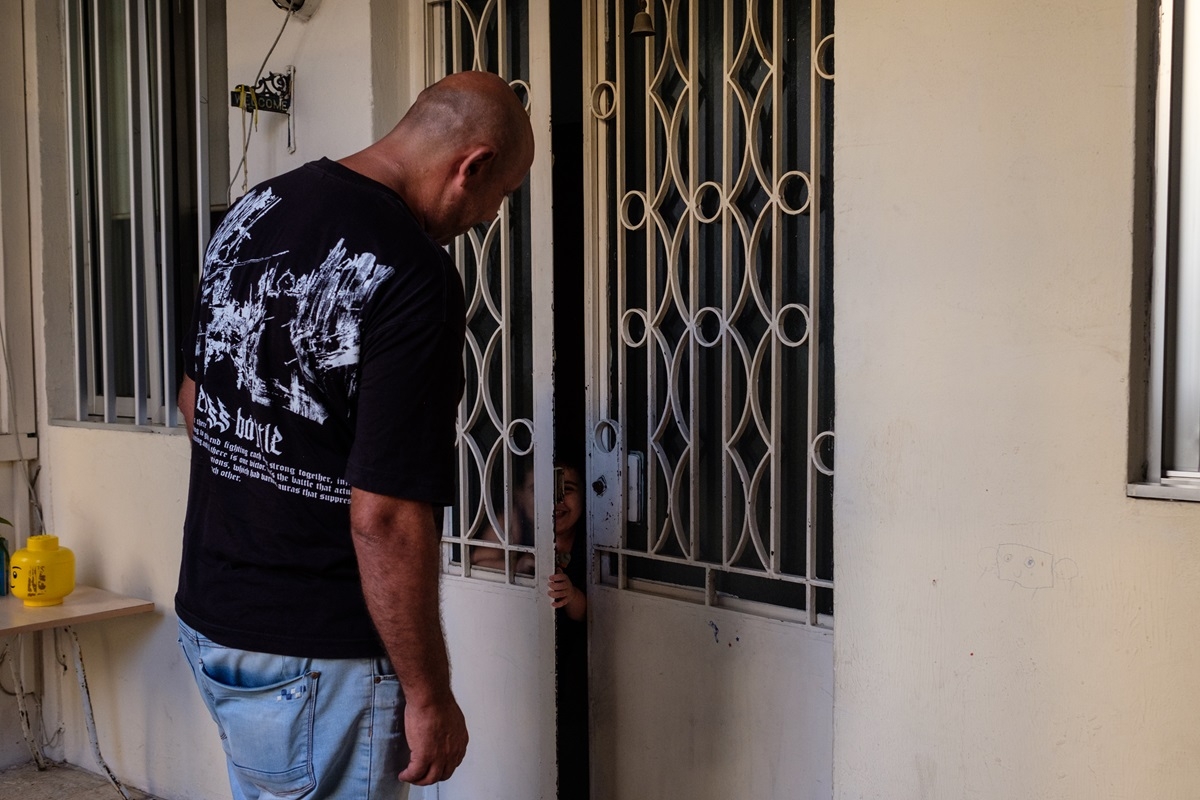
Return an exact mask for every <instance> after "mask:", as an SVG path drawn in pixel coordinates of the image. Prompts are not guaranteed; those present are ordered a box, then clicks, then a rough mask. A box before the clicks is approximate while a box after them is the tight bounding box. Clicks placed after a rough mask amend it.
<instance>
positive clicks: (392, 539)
mask: <svg viewBox="0 0 1200 800" xmlns="http://www.w3.org/2000/svg"><path fill="white" fill-rule="evenodd" d="M350 532H351V535H352V536H353V539H354V549H355V552H356V554H357V555H358V571H359V574H360V575H361V576H362V587H363V596H364V597H365V598H366V600H367V609H368V610H369V611H370V612H371V619H372V620H373V621H374V622H375V629H376V630H377V631H379V637H380V638H381V639H382V640H383V644H384V647H385V648H386V649H387V652H388V656H389V657H390V659H391V662H392V666H393V667H395V669H396V677H397V678H398V679H399V680H400V688H401V689H403V690H404V701H405V707H404V733H405V736H406V737H407V738H408V748H409V751H410V753H411V755H410V757H409V762H408V766H407V767H405V768H404V771H403V772H401V773H400V774H399V776H398V777H399V778H400V780H402V781H408V782H410V783H415V784H417V785H420V786H426V785H428V784H431V783H436V782H437V781H442V780H445V779H446V778H449V777H450V775H451V774H452V773H453V772H454V770H455V768H456V767H457V766H458V765H459V763H460V762H462V760H463V755H464V754H465V753H466V749H467V725H466V722H465V721H464V720H463V714H462V711H461V710H460V709H459V707H458V702H457V701H455V699H454V693H453V692H452V691H451V689H450V659H449V658H448V657H447V655H446V640H445V638H444V637H443V635H442V623H441V615H440V613H439V598H438V580H439V578H440V576H441V566H440V561H439V558H440V553H441V539H440V537H439V536H438V531H437V527H436V526H435V525H434V520H433V509H432V508H431V507H430V506H429V504H428V503H422V502H417V501H412V500H404V499H400V498H396V497H388V496H386V495H380V494H373V493H371V492H367V491H364V490H362V489H359V488H358V487H353V488H352V489H351V490H350Z"/></svg>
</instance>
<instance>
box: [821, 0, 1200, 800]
mask: <svg viewBox="0 0 1200 800" xmlns="http://www.w3.org/2000/svg"><path fill="white" fill-rule="evenodd" d="M1136 23H1137V9H1136V4H1135V2H1134V0H1103V2H1101V1H1099V0H1095V1H1089V2H1082V1H1079V2H1073V1H1069V0H1055V2H1044V0H1037V1H1035V0H1015V1H1014V0H1003V2H1001V0H976V2H972V3H944V2H929V1H928V0H924V1H922V0H918V1H917V2H909V3H882V2H874V3H871V2H867V3H851V2H845V3H839V5H838V9H837V96H836V102H835V109H836V133H835V169H836V175H837V191H836V194H835V204H836V205H835V212H834V213H835V219H836V220H837V226H836V234H835V237H836V238H835V241H836V246H835V253H836V255H835V258H836V267H835V274H836V276H837V278H836V293H837V333H836V337H837V338H836V351H837V370H838V376H837V470H838V475H837V488H836V490H835V519H836V525H837V534H836V536H837V538H836V547H837V575H836V580H837V609H836V618H837V630H836V634H835V653H836V656H835V676H836V690H835V739H834V753H835V761H834V786H835V789H836V796H837V797H838V798H843V799H844V800H851V798H854V799H855V800H857V799H858V798H881V799H886V800H918V799H920V800H964V799H967V798H996V800H1000V799H1001V798H1004V799H1005V800H1007V799H1009V798H1038V799H1039V800H1056V799H1059V798H1061V799H1062V800H1067V799H1068V798H1069V799H1070V800H1093V799H1094V798H1114V799H1116V798H1122V799H1123V800H1124V799H1126V798H1127V799H1128V800H1144V798H1155V799H1156V800H1168V799H1169V798H1179V799H1180V800H1182V799H1183V798H1195V797H1197V796H1200V759H1197V757H1196V756H1197V753H1200V725H1197V719H1198V718H1200V689H1198V688H1197V681H1196V678H1195V671H1196V668H1195V665H1196V664H1197V663H1200V506H1196V505H1192V504H1172V503H1168V502H1162V501H1149V500H1132V499H1128V498H1127V497H1126V496H1125V488H1124V485H1125V480H1126V456H1127V448H1128V446H1129V438H1130V432H1129V430H1128V416H1129V394H1130V386H1129V385H1128V381H1127V376H1128V375H1129V374H1130V369H1131V365H1130V359H1131V348H1130V339H1131V333H1130V331H1131V327H1132V325H1131V286H1132V285H1133V266H1132V252H1133V245H1132V234H1131V232H1132V231H1133V229H1134V226H1135V224H1136V223H1135V215H1134V208H1133V201H1132V196H1133V187H1134V159H1135V150H1134V136H1135V124H1134V123H1135V113H1134V104H1135V91H1136V90H1137V89H1138V86H1137V77H1136V68H1135V59H1136V52H1137V41H1136V35H1135V31H1136ZM1142 88H1146V87H1142ZM1136 313H1138V314H1139V315H1140V314H1141V310H1140V309H1138V310H1137V311H1136ZM1004 544H1016V545H1020V546H1023V547H1027V548H1033V549H1036V550H1039V551H1044V552H1045V553H1049V554H1053V555H1052V558H1051V562H1052V570H1053V572H1054V575H1055V580H1054V586H1053V588H1043V589H1037V590H1033V589H1028V588H1024V587H1023V586H1021V585H1018V584H1017V583H1016V582H1013V581H1009V580H1005V579H1004V578H1005V576H1004V575H1002V574H1001V573H999V572H998V571H997V568H996V555H997V550H996V548H997V547H998V546H1000V545H1004ZM1071 575H1075V577H1074V578H1071V577H1070V576H1071Z"/></svg>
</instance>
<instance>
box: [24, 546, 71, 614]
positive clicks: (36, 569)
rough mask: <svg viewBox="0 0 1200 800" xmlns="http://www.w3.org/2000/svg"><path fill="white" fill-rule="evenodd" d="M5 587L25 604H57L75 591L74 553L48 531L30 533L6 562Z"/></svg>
mask: <svg viewBox="0 0 1200 800" xmlns="http://www.w3.org/2000/svg"><path fill="white" fill-rule="evenodd" d="M8 577H9V581H8V588H9V589H10V590H11V591H12V593H13V594H14V595H16V596H17V597H20V598H21V599H22V600H24V601H25V605H27V606H56V605H58V604H59V603H61V602H62V601H63V598H64V597H66V596H67V595H69V594H70V593H71V592H73V591H75V554H74V553H72V552H71V551H70V550H69V549H67V548H66V547H59V546H58V537H57V536H52V535H50V534H43V535H41V536H30V537H29V541H27V542H26V543H25V546H24V547H22V548H21V549H20V550H18V551H17V552H15V553H13V554H12V556H11V557H10V559H9V564H8Z"/></svg>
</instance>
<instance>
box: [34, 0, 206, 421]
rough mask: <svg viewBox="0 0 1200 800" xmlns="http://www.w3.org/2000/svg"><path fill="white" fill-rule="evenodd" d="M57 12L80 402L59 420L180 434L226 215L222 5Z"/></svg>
mask: <svg viewBox="0 0 1200 800" xmlns="http://www.w3.org/2000/svg"><path fill="white" fill-rule="evenodd" d="M63 9H64V15H65V20H66V32H67V42H66V47H65V51H66V58H67V76H68V77H67V80H68V86H67V92H68V115H69V131H70V137H71V138H70V143H69V153H70V158H71V165H70V166H71V170H70V174H71V181H72V186H71V190H72V199H73V206H72V216H71V233H72V242H73V254H74V264H73V267H74V276H75V280H74V282H73V286H74V323H75V324H74V328H75V330H74V334H75V358H76V386H77V392H76V394H75V397H74V407H73V408H70V409H56V410H55V416H56V417H66V418H74V419H76V420H79V421H88V422H101V423H123V424H132V425H137V426H155V427H175V426H177V425H178V423H179V419H178V412H177V410H176V408H175V402H174V398H175V389H176V387H177V386H178V385H179V381H180V379H181V378H182V375H183V371H182V366H181V364H180V363H179V358H178V348H179V345H180V342H181V340H182V337H183V335H184V334H185V332H186V330H187V327H188V324H189V322H190V318H191V310H192V300H193V297H194V293H195V288H196V285H197V282H198V280H199V274H200V265H201V263H202V258H203V249H204V247H205V245H206V243H207V240H208V236H209V232H210V230H211V226H212V224H213V223H214V221H215V220H216V219H219V216H220V214H221V213H222V212H223V207H224V202H225V193H224V191H223V188H224V176H225V175H226V174H227V172H228V156H227V144H226V133H225V124H226V123H225V120H226V117H225V115H224V114H223V113H221V112H223V106H224V103H223V102H222V100H223V98H224V96H225V92H224V86H225V83H226V81H225V78H224V71H225V52H224V49H225V48H224V38H225V34H224V30H225V14H224V0H193V1H192V2H183V3H159V2H154V0H90V2H65V3H64V4H63ZM210 87H211V88H210ZM209 97H212V98H214V103H215V104H216V108H215V109H214V110H215V111H216V112H217V113H214V114H213V115H212V118H211V119H210V115H209V113H208V98H209ZM210 187H216V188H217V191H216V192H212V193H211V195H210ZM210 196H211V197H212V200H211V201H210Z"/></svg>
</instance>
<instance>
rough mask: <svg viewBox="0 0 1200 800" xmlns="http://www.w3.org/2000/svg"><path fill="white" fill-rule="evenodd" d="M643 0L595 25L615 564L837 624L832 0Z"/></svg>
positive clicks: (706, 593) (596, 398)
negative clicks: (638, 14) (635, 30)
mask: <svg viewBox="0 0 1200 800" xmlns="http://www.w3.org/2000/svg"><path fill="white" fill-rule="evenodd" d="M649 6H650V7H649V9H648V10H649V12H650V14H651V17H652V20H653V32H652V33H650V34H649V35H645V34H642V35H639V36H636V37H634V36H631V35H630V30H631V26H632V24H633V16H634V11H636V10H637V9H638V7H639V4H638V3H634V2H627V1H626V0H619V1H618V2H616V3H612V2H609V3H606V4H602V7H601V9H600V11H599V14H598V15H597V17H596V18H595V19H594V20H592V21H591V23H590V28H591V32H592V35H593V37H594V40H595V51H596V52H597V53H599V54H601V55H600V56H598V57H595V59H594V63H592V64H591V66H590V75H589V79H588V85H589V86H591V98H590V106H591V115H592V117H593V120H592V122H591V123H590V126H591V127H590V136H589V141H590V148H589V153H590V156H589V175H588V186H587V190H588V191H589V193H590V195H589V196H590V197H591V198H592V202H593V203H594V204H595V205H594V207H593V212H592V214H591V216H590V217H589V219H590V224H591V225H592V226H593V228H592V230H593V232H594V233H595V234H596V235H595V239H597V240H598V244H596V245H595V248H596V249H595V250H594V251H593V253H592V265H593V267H592V274H593V276H594V283H593V286H594V287H595V288H596V297H595V298H594V299H593V303H592V330H593V331H595V333H596V336H597V337H598V338H599V341H600V342H602V343H603V344H604V345H605V346H603V347H600V348H598V349H597V350H596V351H594V354H593V356H592V358H593V361H592V367H591V369H592V374H593V376H594V377H595V386H594V388H593V393H592V396H591V399H590V402H589V408H590V409H591V414H592V423H593V424H594V426H595V428H594V429H595V442H594V443H593V446H592V459H591V462H592V466H593V470H594V471H595V472H598V473H599V472H604V471H605V470H606V469H608V470H610V471H611V472H612V473H613V474H619V475H620V483H621V486H620V487H619V489H618V490H617V491H616V492H614V494H615V495H617V496H618V497H619V501H613V500H604V499H600V500H597V501H596V502H594V503H593V514H592V518H591V522H592V526H593V535H594V536H595V537H596V539H597V542H598V547H597V552H598V553H599V554H600V559H599V563H600V565H601V572H602V578H603V579H604V580H605V581H607V582H610V583H613V584H615V585H617V586H619V587H631V586H636V587H638V588H641V589H644V590H650V591H660V592H663V593H666V594H674V595H680V594H682V595H684V596H686V597H689V598H690V599H693V600H700V601H702V602H706V603H708V604H710V605H726V606H730V607H738V608H742V609H745V610H749V611H759V612H762V613H766V614H769V615H771V616H781V617H785V618H791V619H796V620H798V621H801V622H804V623H806V624H809V625H830V624H832V623H831V619H832V617H831V614H832V592H833V580H832V579H833V554H832V519H831V517H832V486H833V484H832V480H833V468H832V467H833V464H832V450H833V447H832V444H833V429H832V426H833V382H832V379H833V350H832V345H833V336H832V333H833V328H832V322H833V317H832V297H833V295H832V257H831V254H832V220H831V211H830V203H829V201H830V197H831V192H832V184H831V181H830V175H831V170H832V150H831V148H830V139H831V136H830V134H831V132H832V113H831V112H832V98H833V65H832V55H833V54H832V42H833V35H832V32H831V31H832V4H831V3H830V2H828V0H826V1H825V2H822V0H810V2H797V1H796V0H748V1H747V0H725V1H724V2H709V1H708V0H658V2H652V3H650V4H649ZM638 27H639V29H642V30H644V29H645V28H646V25H645V20H644V18H643V19H641V20H639V25H638ZM591 238H592V237H589V239H591ZM593 488H594V489H595V491H596V494H597V495H598V496H602V495H604V494H605V493H606V491H607V487H604V486H596V487H593ZM612 502H619V503H620V504H621V506H623V507H616V508H614V507H613V506H611V505H610V506H605V503H612ZM614 510H615V512H616V513H613V512H614ZM606 520H610V521H607V522H606Z"/></svg>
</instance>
